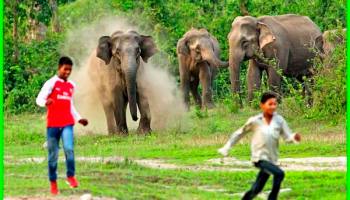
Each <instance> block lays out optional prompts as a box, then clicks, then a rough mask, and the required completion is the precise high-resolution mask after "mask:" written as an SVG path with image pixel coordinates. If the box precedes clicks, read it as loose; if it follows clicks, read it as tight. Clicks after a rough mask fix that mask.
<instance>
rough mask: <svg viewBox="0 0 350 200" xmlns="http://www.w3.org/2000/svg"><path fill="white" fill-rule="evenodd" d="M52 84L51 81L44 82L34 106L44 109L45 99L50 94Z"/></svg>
mask: <svg viewBox="0 0 350 200" xmlns="http://www.w3.org/2000/svg"><path fill="white" fill-rule="evenodd" d="M53 86H54V85H53V82H52V81H46V82H45V84H44V86H43V87H42V88H41V90H40V92H39V94H38V96H37V97H36V100H35V102H36V104H37V105H38V106H41V107H45V105H46V101H47V97H48V96H49V95H50V94H51V92H52V88H53Z"/></svg>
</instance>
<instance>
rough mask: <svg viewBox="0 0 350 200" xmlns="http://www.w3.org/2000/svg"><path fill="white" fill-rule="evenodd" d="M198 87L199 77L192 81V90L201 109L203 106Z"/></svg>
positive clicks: (193, 78)
mask: <svg viewBox="0 0 350 200" xmlns="http://www.w3.org/2000/svg"><path fill="white" fill-rule="evenodd" d="M198 85H199V77H198V75H197V76H192V77H191V81H190V88H191V93H192V95H193V98H194V101H195V102H196V104H197V105H198V106H199V107H201V106H202V98H201V96H200V95H199V92H198Z"/></svg>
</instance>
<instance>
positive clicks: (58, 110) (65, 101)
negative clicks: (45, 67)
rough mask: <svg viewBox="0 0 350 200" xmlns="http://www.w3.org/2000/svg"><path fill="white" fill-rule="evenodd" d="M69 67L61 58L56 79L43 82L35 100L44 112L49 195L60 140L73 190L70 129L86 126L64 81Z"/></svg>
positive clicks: (53, 186)
mask: <svg viewBox="0 0 350 200" xmlns="http://www.w3.org/2000/svg"><path fill="white" fill-rule="evenodd" d="M72 66H73V62H72V60H71V59H70V58H69V57H61V58H60V60H59V63H58V73H57V75H55V76H53V77H52V78H51V79H49V80H48V81H46V82H45V84H44V86H43V87H42V88H41V90H40V93H39V94H38V97H37V98H36V103H37V104H38V105H39V106H41V107H45V106H46V108H47V149H48V170H49V180H50V186H51V188H50V189H51V190H50V191H51V194H53V195H56V194H58V193H59V192H58V187H57V181H56V180H57V160H58V150H59V141H60V138H62V142H63V149H64V153H65V157H66V166H67V183H68V184H69V185H70V186H71V187H72V188H75V187H78V181H77V180H76V178H75V161H74V135H73V126H74V123H75V122H76V121H77V122H79V123H80V124H82V125H83V126H86V125H87V124H88V120H87V119H83V118H82V117H81V116H80V115H79V113H78V112H77V110H76V109H75V107H74V105H73V92H74V88H75V84H74V83H73V82H72V81H69V80H68V77H69V75H70V74H71V72H72Z"/></svg>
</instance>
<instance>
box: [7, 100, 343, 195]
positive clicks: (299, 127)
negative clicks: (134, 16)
mask: <svg viewBox="0 0 350 200" xmlns="http://www.w3.org/2000/svg"><path fill="white" fill-rule="evenodd" d="M258 112H259V111H257V110H253V109H247V108H246V109H243V110H240V111H239V112H238V113H229V112H227V111H226V112H225V111H224V109H223V107H222V106H220V105H219V106H218V107H217V108H216V109H214V110H211V111H208V112H200V113H198V111H192V112H190V113H189V114H188V115H189V116H188V120H189V121H188V124H190V127H189V128H188V129H187V130H186V131H180V130H178V129H176V128H174V129H170V130H166V131H155V132H153V133H152V134H151V135H150V136H139V135H137V134H136V133H135V132H134V131H131V133H130V135H129V136H128V137H118V136H106V135H102V134H95V135H79V136H76V143H75V152H76V156H123V157H128V158H137V159H140V158H149V159H158V158H159V159H164V160H167V162H172V163H175V164H178V165H200V164H204V162H205V161H206V160H208V159H212V158H218V157H219V155H218V154H217V153H216V150H217V148H219V147H221V146H222V145H223V144H224V142H225V141H226V139H227V138H228V137H229V135H230V133H231V132H233V131H234V130H235V129H237V128H238V127H239V126H241V125H242V124H243V123H244V122H245V120H246V119H247V118H248V117H249V116H251V115H254V114H256V113H258ZM282 112H283V111H281V113H282ZM286 119H287V121H288V122H289V125H290V127H291V128H292V129H293V130H294V131H297V132H300V133H302V135H303V139H304V140H303V142H302V143H301V144H299V145H290V144H284V143H283V142H282V144H281V145H280V154H281V157H311V156H345V155H346V154H345V148H346V147H345V146H346V145H345V144H346V143H345V125H344V124H345V122H344V119H339V120H338V124H337V125H334V124H333V123H331V122H330V121H328V120H324V121H320V120H315V119H303V118H301V119H300V118H299V119H296V118H292V117H288V116H286ZM5 121H6V123H5V196H23V195H29V194H36V195H40V194H47V192H48V182H47V171H46V170H47V166H46V162H44V163H40V164H33V163H27V164H21V165H14V164H10V163H8V162H6V160H11V161H12V160H16V159H20V158H27V157H46V154H47V152H46V149H44V148H42V144H43V143H44V141H45V115H44V114H23V115H14V116H10V115H7V116H5ZM249 139H250V138H249V136H248V137H247V138H244V139H243V140H242V142H241V143H239V144H238V145H237V146H235V147H234V148H233V149H232V150H231V152H230V155H231V156H234V157H237V158H240V159H246V160H248V159H249V156H250V146H249ZM60 156H61V157H63V153H62V151H61V154H60ZM33 169H35V170H33ZM64 170H65V167H64V164H63V163H60V164H59V175H60V176H61V177H64V174H65V172H64ZM77 176H78V177H79V179H80V182H81V187H79V189H77V190H71V189H69V188H68V187H67V186H66V185H65V184H64V183H63V178H61V179H60V182H59V184H60V188H61V193H62V195H74V194H77V195H79V194H80V195H81V194H83V193H85V192H91V193H92V194H94V195H101V196H113V197H117V198H118V199H232V196H230V195H231V194H232V193H237V192H243V191H245V190H247V189H248V188H249V187H250V185H251V183H252V181H254V179H255V176H256V172H255V171H251V172H225V171H216V172H209V171H185V170H157V169H150V168H145V167H141V166H138V165H137V164H134V163H132V162H130V161H129V162H125V163H119V164H115V163H105V164H103V163H95V164H92V163H86V162H77ZM270 185H271V182H269V183H268V184H267V187H266V188H265V190H268V189H269V188H270ZM203 186H205V187H209V188H217V189H224V190H225V192H210V191H203V190H201V189H200V187H203ZM283 188H292V191H291V192H286V193H282V194H281V199H344V198H345V172H332V171H331V172H287V177H286V179H285V182H284V183H283Z"/></svg>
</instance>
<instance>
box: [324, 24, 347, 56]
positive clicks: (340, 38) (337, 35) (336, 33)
mask: <svg viewBox="0 0 350 200" xmlns="http://www.w3.org/2000/svg"><path fill="white" fill-rule="evenodd" d="M345 35H346V28H344V29H341V30H327V31H325V32H323V51H324V57H328V56H330V55H331V53H332V52H333V50H334V48H335V47H336V45H338V44H342V43H344V42H345V38H344V37H345Z"/></svg>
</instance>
